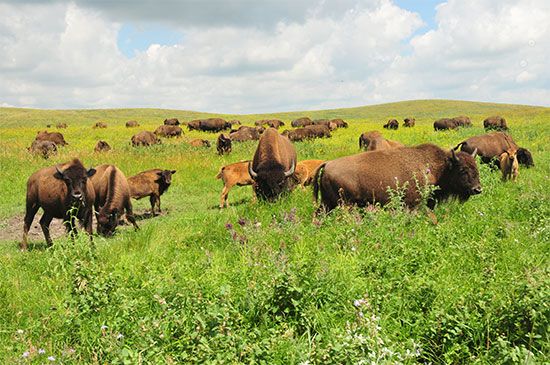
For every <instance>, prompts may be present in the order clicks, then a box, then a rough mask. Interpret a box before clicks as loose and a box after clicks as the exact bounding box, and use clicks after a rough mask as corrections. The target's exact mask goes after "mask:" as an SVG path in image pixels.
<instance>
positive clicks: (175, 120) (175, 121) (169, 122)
mask: <svg viewBox="0 0 550 365" xmlns="http://www.w3.org/2000/svg"><path fill="white" fill-rule="evenodd" d="M164 125H180V121H179V120H178V118H170V119H164Z"/></svg>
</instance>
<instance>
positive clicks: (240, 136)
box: [229, 125, 265, 142]
mask: <svg viewBox="0 0 550 365" xmlns="http://www.w3.org/2000/svg"><path fill="white" fill-rule="evenodd" d="M264 130H265V128H264V127H249V126H246V125H243V126H240V127H239V129H238V130H236V131H231V132H230V133H229V138H231V141H233V142H245V141H257V140H259V139H260V136H261V135H262V133H263V132H264Z"/></svg>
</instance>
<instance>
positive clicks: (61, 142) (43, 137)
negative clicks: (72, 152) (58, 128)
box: [34, 131, 68, 146]
mask: <svg viewBox="0 0 550 365" xmlns="http://www.w3.org/2000/svg"><path fill="white" fill-rule="evenodd" d="M34 139H35V141H51V142H53V143H55V144H56V145H58V146H66V145H68V143H67V142H65V138H64V137H63V135H62V134H61V133H59V132H48V131H41V132H38V133H37V134H36V137H35V138H34Z"/></svg>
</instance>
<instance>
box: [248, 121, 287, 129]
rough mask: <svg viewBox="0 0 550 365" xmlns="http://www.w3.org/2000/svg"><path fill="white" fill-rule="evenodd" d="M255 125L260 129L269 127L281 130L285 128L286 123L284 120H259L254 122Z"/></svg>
mask: <svg viewBox="0 0 550 365" xmlns="http://www.w3.org/2000/svg"><path fill="white" fill-rule="evenodd" d="M254 124H255V125H257V126H258V127H263V126H265V125H267V126H268V127H271V128H275V129H279V128H281V127H284V125H285V123H284V122H283V121H282V120H279V119H262V120H257V121H255V122H254Z"/></svg>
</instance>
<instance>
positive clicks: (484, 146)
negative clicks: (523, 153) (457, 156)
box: [457, 132, 518, 166]
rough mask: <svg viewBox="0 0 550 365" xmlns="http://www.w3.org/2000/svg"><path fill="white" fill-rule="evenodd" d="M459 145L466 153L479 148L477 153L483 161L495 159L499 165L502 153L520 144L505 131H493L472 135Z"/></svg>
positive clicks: (516, 147)
mask: <svg viewBox="0 0 550 365" xmlns="http://www.w3.org/2000/svg"><path fill="white" fill-rule="evenodd" d="M457 147H460V150H461V151H464V152H466V153H472V152H473V151H474V150H475V149H477V154H478V155H479V156H480V157H481V161H482V162H483V163H490V162H491V161H493V160H494V161H495V163H496V165H497V166H498V164H499V162H498V158H499V157H500V155H501V154H502V153H504V152H506V151H508V150H510V149H512V150H517V149H518V146H517V144H516V142H514V139H513V138H512V136H510V135H509V134H507V133H503V132H492V133H488V134H482V135H480V136H474V137H470V138H468V139H467V140H465V141H463V142H460V143H459V144H458V146H457Z"/></svg>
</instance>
